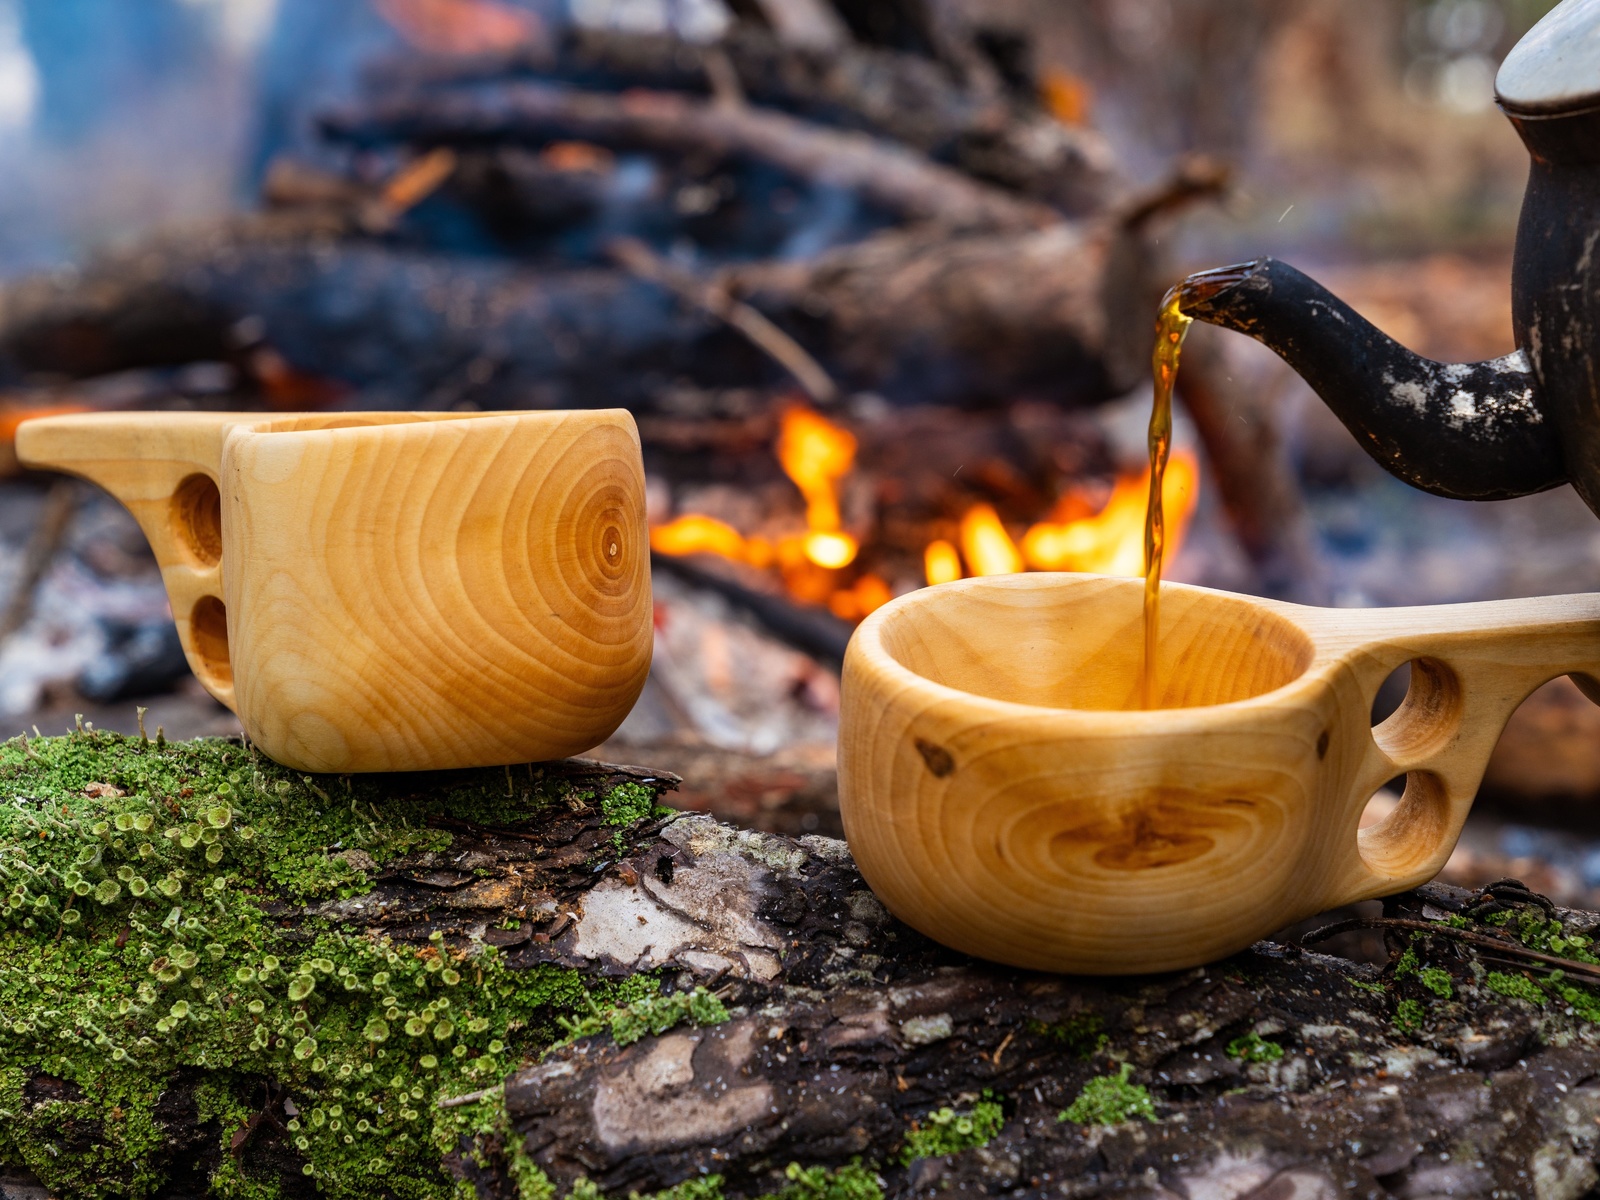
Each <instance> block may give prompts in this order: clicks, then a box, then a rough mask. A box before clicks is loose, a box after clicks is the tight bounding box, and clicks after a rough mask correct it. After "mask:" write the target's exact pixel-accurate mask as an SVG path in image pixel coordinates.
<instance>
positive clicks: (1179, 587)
mask: <svg viewBox="0 0 1600 1200" xmlns="http://www.w3.org/2000/svg"><path fill="white" fill-rule="evenodd" d="M1089 582H1101V583H1111V584H1115V585H1123V586H1126V587H1130V588H1140V589H1142V588H1143V586H1144V582H1143V580H1140V579H1134V578H1130V577H1126V576H1118V575H1093V574H1089V573H1087V572H1077V571H1027V572H1019V573H1016V574H1010V575H983V576H975V577H972V578H968V579H958V580H953V581H951V582H949V583H941V584H935V585H933V586H931V587H924V588H918V589H917V590H916V591H913V592H907V593H906V594H905V595H903V596H896V597H895V598H894V599H893V600H891V601H889V603H887V604H885V605H883V606H882V607H881V608H879V609H877V610H876V611H875V612H873V613H872V614H871V615H870V616H868V617H867V619H866V620H864V621H863V622H862V623H861V624H860V626H858V627H857V629H856V632H855V636H854V637H853V638H852V639H851V641H850V646H849V649H848V651H847V652H846V656H845V667H846V670H847V671H848V670H850V669H851V667H852V666H854V668H855V669H857V670H867V671H871V672H873V673H875V674H877V675H879V676H880V678H882V679H883V680H885V681H887V682H892V683H896V684H898V685H900V686H901V687H903V688H906V689H908V690H915V691H917V692H919V693H921V694H922V695H924V696H928V697H931V698H933V699H938V700H943V701H954V702H959V703H962V704H965V705H969V706H976V707H978V708H980V709H984V710H986V711H987V712H988V714H989V715H991V716H992V717H994V718H995V719H1004V720H1018V719H1027V720H1032V721H1051V722H1057V723H1069V724H1071V725H1073V726H1074V727H1076V728H1077V731H1078V735H1079V736H1081V735H1082V734H1083V733H1085V732H1088V733H1093V732H1096V730H1095V729H1094V728H1092V727H1095V726H1100V727H1102V728H1103V731H1104V732H1106V733H1115V734H1120V735H1126V734H1127V733H1128V732H1129V722H1133V723H1134V725H1135V727H1136V728H1137V727H1138V726H1150V727H1151V729H1150V730H1145V729H1140V730H1139V732H1149V731H1152V730H1154V729H1155V728H1159V729H1160V731H1161V732H1162V733H1164V734H1176V733H1186V732H1200V731H1204V730H1208V729H1211V728H1213V727H1215V726H1217V725H1221V724H1231V723H1232V722H1234V721H1237V720H1238V719H1239V718H1240V717H1241V716H1243V715H1246V714H1250V713H1253V712H1254V711H1255V710H1260V709H1272V708H1276V707H1279V706H1281V705H1283V704H1285V703H1296V702H1300V701H1303V700H1305V699H1308V698H1309V697H1310V696H1311V695H1313V694H1315V693H1316V692H1318V691H1320V690H1321V689H1322V688H1324V687H1325V686H1326V684H1327V679H1326V674H1327V670H1328V669H1329V668H1330V667H1331V666H1332V665H1333V663H1334V661H1336V660H1330V658H1329V657H1328V656H1327V655H1326V653H1325V652H1324V649H1323V647H1322V646H1321V645H1320V644H1319V640H1318V638H1317V637H1316V635H1315V633H1314V632H1313V631H1312V630H1310V629H1307V628H1305V627H1304V626H1303V625H1302V624H1301V623H1300V622H1299V621H1297V620H1296V619H1295V610H1296V607H1297V606H1294V605H1285V604H1278V603H1275V602H1273V601H1270V600H1264V599H1262V598H1260V597H1257V596H1243V595H1239V594H1238V593H1236V592H1228V591H1223V590H1220V589H1217V588H1205V587H1198V586H1196V585H1194V584H1187V583H1165V582H1164V583H1163V584H1162V585H1161V587H1162V590H1163V591H1166V590H1167V589H1172V590H1175V591H1179V592H1183V593H1189V594H1193V595H1200V596H1212V597H1219V598H1223V599H1226V600H1228V601H1230V602H1234V603H1243V604H1246V605H1249V606H1252V607H1255V608H1258V609H1260V610H1261V611H1263V612H1267V613H1270V614H1272V616H1273V617H1275V618H1277V619H1279V620H1282V621H1286V622H1288V623H1289V624H1290V625H1291V626H1292V627H1293V628H1294V629H1295V630H1296V631H1297V632H1298V633H1299V634H1300V635H1301V636H1303V637H1304V638H1305V639H1306V642H1307V644H1308V646H1309V647H1310V651H1311V655H1310V658H1309V659H1308V660H1307V662H1306V665H1305V666H1304V668H1302V669H1301V670H1300V672H1299V673H1298V674H1296V675H1295V676H1294V678H1292V679H1290V680H1288V681H1286V682H1285V683H1282V684H1280V685H1279V686H1277V687H1275V688H1273V689H1271V690H1270V691H1266V692H1261V693H1259V694H1257V695H1254V696H1245V697H1242V698H1240V699H1237V700H1226V701H1222V702H1221V703H1217V704H1196V705H1186V706H1180V707H1172V708H1149V709H1145V708H1133V709H1100V708H1067V707H1057V706H1054V705H1047V704H1029V703H1026V702H1024V701H1020V700H1001V699H998V698H996V697H993V696H986V695H984V694H983V693H981V692H970V691H965V690H963V689H961V688H958V687H953V686H952V685H950V684H947V683H940V682H939V681H938V680H935V679H930V678H929V677H928V676H926V675H923V674H921V673H919V672H917V671H914V670H912V669H911V668H910V667H908V666H906V664H905V663H903V662H901V661H900V659H898V658H897V657H895V655H894V654H893V653H892V652H891V651H890V650H889V648H888V647H887V646H886V645H885V644H884V638H883V634H884V627H885V626H886V625H887V624H888V623H889V622H891V621H893V620H895V619H896V618H897V617H900V616H904V615H905V614H906V613H907V610H910V609H915V608H919V607H925V606H928V605H937V604H940V603H942V602H943V600H944V599H945V598H947V597H950V596H953V595H955V594H957V593H958V592H963V591H977V590H979V589H981V588H985V587H990V588H992V587H996V586H998V587H1002V588H1007V589H1017V590H1028V591H1033V590H1037V589H1040V588H1044V587H1049V586H1055V587H1063V586H1065V587H1068V588H1071V587H1074V586H1075V585H1077V584H1079V583H1089ZM852 660H853V661H852ZM1086 725H1087V726H1090V727H1091V728H1090V729H1089V730H1084V729H1083V728H1082V727H1083V726H1086Z"/></svg>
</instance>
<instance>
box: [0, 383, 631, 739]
mask: <svg viewBox="0 0 1600 1200" xmlns="http://www.w3.org/2000/svg"><path fill="white" fill-rule="evenodd" d="M17 453H18V456H19V457H20V459H21V460H22V462H23V463H25V464H26V465H28V466H32V467H42V468H52V469H56V470H62V471H68V472H71V473H73V474H76V475H81V476H83V477H84V478H86V479H90V480H92V481H93V482H95V483H97V484H99V485H101V486H102V487H104V488H105V489H106V490H107V491H109V492H111V493H112V495H114V496H116V497H117V498H118V499H119V500H121V501H122V502H123V503H124V504H126V505H127V506H128V508H129V509H130V510H131V511H132V512H133V515H134V516H135V517H136V518H137V519H138V521H139V524H140V526H141V527H142V528H143V529H144V532H145V536H146V537H148V538H149V539H150V544H151V546H152V548H153V549H154V551H155V554H156V558H157V560H158V561H159V562H160V565H161V571H162V578H163V581H164V582H165V584H166V587H167V594H168V597H169V598H170V600H171V602H172V611H173V616H174V618H175V620H176V622H177V626H178V633H179V636H180V638H181V639H182V642H183V648H184V652H185V653H186V654H187V655H188V658H189V664H190V666H191V667H193V669H194V672H195V674H196V675H197V676H198V677H199V679H200V681H201V682H202V683H203V684H204V685H205V686H206V688H207V689H208V690H209V691H210V692H211V694H212V695H213V696H215V697H216V698H217V699H218V700H220V701H221V702H222V703H223V704H226V705H227V706H228V707H229V708H231V709H233V710H234V712H236V713H237V714H238V716H239V720H240V722H241V724H243V726H244V729H245V732H246V733H247V734H248V735H249V736H250V738H251V740H252V741H253V742H255V744H256V745H257V746H259V747H260V748H261V749H262V750H263V751H265V752H266V753H267V754H269V755H271V756H272V757H273V758H275V759H277V760H278V761H279V762H282V763H284V764H286V765H287V766H291V767H294V768H296V769H299V770H305V771H405V770H432V769H441V768H448V767H466V766H492V765H498V764H501V763H513V762H528V761H533V760H539V759H548V758H560V757H563V756H565V755H570V754H576V753H579V752H581V751H583V750H587V749H589V748H590V747H592V746H595V745H598V744H599V743H600V742H602V741H604V740H605V739H606V738H607V737H608V736H610V734H611V733H612V731H614V730H615V729H616V727H617V726H618V725H619V724H621V722H622V719H623V717H624V716H626V715H627V713H628V711H629V709H630V708H632V706H633V704H634V702H635V700H637V699H638V696H639V692H640V689H641V688H643V686H644V680H645V676H646V674H647V673H648V671H649V667H650V650H651V600H650V573H649V555H648V550H647V542H646V535H645V512H644V467H643V463H642V460H641V458H640V451H639V436H638V432H637V430H636V429H635V427H634V423H633V418H632V417H631V416H629V415H628V413H626V412H625V411H622V410H620V409H613V410H602V411H584V412H508V413H482V414H462V413H330V414H288V415H276V416H263V415H261V414H246V413H137V414H94V415H83V416H62V417H48V418H43V419H39V420H35V421H30V422H27V423H25V424H24V425H23V426H22V427H21V428H20V429H19V430H18V433H17Z"/></svg>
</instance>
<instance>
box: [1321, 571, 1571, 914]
mask: <svg viewBox="0 0 1600 1200" xmlns="http://www.w3.org/2000/svg"><path fill="white" fill-rule="evenodd" d="M1292 617H1293V619H1294V620H1295V621H1296V622H1297V623H1298V624H1299V625H1300V626H1301V627H1302V628H1303V629H1305V630H1306V631H1307V632H1308V633H1310V634H1311V636H1312V638H1313V641H1314V642H1315V643H1316V647H1317V656H1318V658H1319V659H1334V660H1336V661H1337V663H1338V664H1339V666H1340V667H1341V668H1343V669H1344V670H1346V671H1348V672H1349V673H1350V675H1351V676H1352V678H1353V680H1354V682H1355V684H1356V686H1357V687H1358V688H1359V690H1360V693H1361V695H1362V696H1363V697H1364V698H1365V699H1366V700H1367V702H1369V703H1370V698H1371V697H1372V696H1373V695H1375V694H1376V692H1377V690H1378V688H1379V687H1380V686H1381V684H1382V683H1383V681H1384V679H1386V678H1387V677H1388V675H1389V674H1390V673H1391V672H1392V671H1394V670H1395V669H1396V668H1397V667H1399V666H1401V665H1402V664H1404V663H1407V662H1409V663H1410V664H1411V685H1410V688H1409V690H1408V691H1407V693H1406V698H1405V701H1404V702H1403V703H1402V704H1401V706H1400V708H1399V709H1398V710H1396V711H1395V713H1394V714H1393V715H1392V716H1390V717H1389V718H1388V719H1387V720H1385V721H1384V722H1383V723H1382V724H1380V725H1378V726H1376V727H1375V728H1373V729H1372V731H1371V736H1370V738H1365V737H1362V736H1361V732H1360V731H1359V730H1358V729H1356V728H1355V727H1354V725H1352V729H1351V731H1350V733H1351V737H1350V739H1349V740H1350V742H1351V743H1352V744H1353V745H1354V746H1356V747H1359V751H1358V752H1360V753H1362V755H1363V758H1364V761H1363V762H1362V763H1361V765H1360V766H1359V768H1358V769H1357V770H1355V771H1354V772H1353V773H1352V775H1351V786H1350V793H1349V805H1350V813H1351V814H1353V816H1354V817H1356V818H1359V814H1360V811H1361V809H1362V808H1363V807H1364V806H1365V804H1366V802H1367V800H1368V798H1370V797H1371V795H1372V794H1373V793H1374V792H1375V791H1377V789H1378V788H1380V787H1381V786H1382V785H1383V784H1384V783H1385V782H1387V781H1388V780H1391V779H1394V778H1395V777H1397V776H1399V775H1404V776H1405V777H1406V788H1405V794H1404V796H1403V797H1402V799H1401V801H1400V804H1399V805H1398V806H1397V807H1396V808H1395V810H1394V812H1393V813H1392V814H1391V815H1390V816H1389V817H1387V818H1386V819H1385V820H1384V821H1382V822H1380V823H1379V824H1377V825H1374V826H1370V827H1368V828H1367V829H1363V830H1361V831H1360V832H1359V834H1358V835H1357V838H1356V849H1357V853H1356V854H1355V855H1354V856H1352V857H1351V858H1349V859H1348V861H1347V870H1346V873H1345V875H1344V877H1343V878H1342V879H1341V880H1340V881H1339V882H1338V883H1337V884H1336V885H1335V886H1334V888H1333V889H1332V894H1331V895H1330V897H1329V905H1330V907H1331V906H1334V905H1337V904H1343V903H1349V902H1351V901H1354V900H1360V899H1366V898H1368V897H1372V896H1382V895H1390V894H1393V893H1394V892H1397V891H1402V890H1404V889H1406V888H1409V887H1415V886H1416V885H1417V884H1420V883H1423V882H1426V881H1427V880H1428V879H1431V878H1432V877H1433V876H1434V875H1436V874H1438V872H1439V871H1440V869H1441V868H1442V867H1443V866H1444V864H1445V861H1446V860H1447V859H1448V858H1449V856H1450V853H1451V851H1452V850H1453V849H1454V848H1455V843H1456V839H1457V838H1458V837H1459V836H1460V834H1461V827H1462V824H1463V822H1465V820H1466V817H1467V813H1468V811H1469V810H1470V809H1471V807H1472V801H1473V797H1474V796H1475V795H1476V794H1477V791H1478V786H1479V784H1480V783H1481V782H1482V780H1483V773H1484V770H1485V769H1486V767H1487V766H1488V763H1489V756H1490V754H1491V753H1492V752H1493V750H1494V747H1495V743H1496V741H1498V739H1499V737H1500V734H1501V732H1502V731H1503V730H1504V729H1505V725H1506V722H1507V721H1508V720H1509V719H1510V717H1511V714H1512V713H1513V712H1514V711H1516V708H1517V706H1518V705H1519V704H1521V703H1522V702H1523V701H1524V700H1525V699H1527V697H1528V696H1529V695H1530V694H1531V693H1532V692H1533V691H1534V690H1535V689H1536V688H1538V687H1540V686H1541V685H1542V684H1545V683H1547V682H1549V681H1550V680H1551V679H1554V678H1557V677H1558V676H1561V675H1572V676H1573V678H1574V679H1575V680H1576V681H1577V682H1578V685H1579V686H1580V687H1581V688H1583V689H1584V691H1585V692H1587V693H1588V694H1589V695H1590V696H1591V697H1592V698H1594V697H1600V682H1597V681H1600V596H1594V595H1580V596H1548V597H1538V598H1533V599H1526V600H1502V601H1492V602H1488V603H1480V604H1454V605H1439V606H1433V607H1427V608H1400V609H1366V610H1348V609H1347V610H1316V609H1297V610H1293V611H1292Z"/></svg>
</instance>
